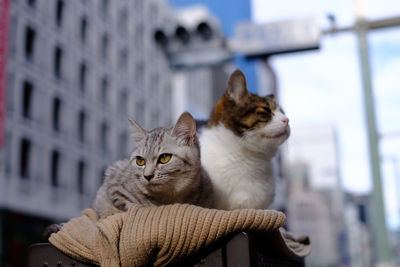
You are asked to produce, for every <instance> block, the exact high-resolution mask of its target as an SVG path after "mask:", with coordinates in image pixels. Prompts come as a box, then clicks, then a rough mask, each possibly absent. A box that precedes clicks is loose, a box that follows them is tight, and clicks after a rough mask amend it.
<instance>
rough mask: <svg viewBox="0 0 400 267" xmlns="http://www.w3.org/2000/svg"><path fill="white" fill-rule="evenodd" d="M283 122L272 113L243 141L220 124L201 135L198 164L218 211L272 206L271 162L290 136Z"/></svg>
mask: <svg viewBox="0 0 400 267" xmlns="http://www.w3.org/2000/svg"><path fill="white" fill-rule="evenodd" d="M285 118H286V116H285V115H283V114H282V113H281V112H280V111H275V115H274V116H273V118H272V120H271V121H270V122H269V123H268V124H267V125H266V126H265V127H263V128H260V129H255V130H252V131H248V132H246V134H244V135H243V137H238V136H236V135H235V134H233V133H232V131H230V130H228V129H227V128H226V127H225V126H223V125H221V124H220V125H218V126H216V127H212V128H205V129H204V130H203V131H202V133H201V134H200V145H201V164H202V166H203V168H204V169H205V170H206V172H207V174H208V175H209V177H210V179H211V181H212V183H213V186H214V190H215V197H216V201H217V203H216V207H217V208H218V209H226V210H232V209H239V208H254V209H265V208H267V207H268V205H269V204H271V202H272V200H273V197H274V192H275V182H274V177H273V172H272V165H271V162H270V160H271V159H272V157H273V156H275V154H276V151H277V149H278V147H279V145H280V144H281V143H283V142H284V141H285V140H286V139H287V137H288V136H289V133H290V128H289V126H288V125H287V123H285V122H284V121H283V120H284V119H285ZM286 119H287V118H286ZM281 133H285V134H283V135H282V136H279V137H275V136H277V135H279V134H281ZM274 137H275V138H274Z"/></svg>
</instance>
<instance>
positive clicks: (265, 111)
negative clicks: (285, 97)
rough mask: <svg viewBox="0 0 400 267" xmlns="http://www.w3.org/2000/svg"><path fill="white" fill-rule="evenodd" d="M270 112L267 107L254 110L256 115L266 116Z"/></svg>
mask: <svg viewBox="0 0 400 267" xmlns="http://www.w3.org/2000/svg"><path fill="white" fill-rule="evenodd" d="M270 112H271V110H270V109H269V108H268V107H259V108H257V109H256V114H258V115H262V116H266V115H267V114H268V113H270Z"/></svg>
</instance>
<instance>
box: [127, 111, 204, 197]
mask: <svg viewBox="0 0 400 267" xmlns="http://www.w3.org/2000/svg"><path fill="white" fill-rule="evenodd" d="M131 123H132V127H133V132H134V138H135V140H136V149H135V150H134V151H133V153H132V155H131V161H130V162H131V164H132V166H133V167H134V168H133V169H134V175H135V177H134V179H135V182H136V184H137V185H138V186H139V187H141V189H142V190H143V191H144V192H147V193H149V194H151V193H152V192H155V193H156V192H168V193H171V194H179V193H180V192H182V191H185V190H186V189H187V188H188V187H190V186H192V185H193V183H194V179H197V173H198V171H199V168H200V148H199V144H198V140H197V136H196V125H195V121H194V119H193V117H192V116H191V115H190V114H189V113H183V114H182V115H181V117H180V118H179V120H178V122H177V123H176V125H175V126H174V127H173V128H172V127H171V128H156V129H153V130H150V131H146V130H144V129H143V128H141V127H140V126H139V125H137V124H136V123H134V122H131Z"/></svg>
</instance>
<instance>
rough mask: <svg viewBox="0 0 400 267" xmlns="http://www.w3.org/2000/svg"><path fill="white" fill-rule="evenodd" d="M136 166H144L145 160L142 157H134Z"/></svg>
mask: <svg viewBox="0 0 400 267" xmlns="http://www.w3.org/2000/svg"><path fill="white" fill-rule="evenodd" d="M136 164H137V165H138V166H143V165H144V164H146V160H145V159H144V158H142V157H136Z"/></svg>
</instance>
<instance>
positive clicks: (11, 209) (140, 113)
mask: <svg viewBox="0 0 400 267" xmlns="http://www.w3.org/2000/svg"><path fill="white" fill-rule="evenodd" d="M0 3H1V5H2V7H6V5H5V3H10V6H9V7H8V8H7V9H6V14H8V16H9V19H7V20H8V21H5V20H6V18H7V17H6V16H2V17H1V18H0V20H3V21H2V23H4V22H8V25H9V34H8V36H6V38H5V39H4V40H5V42H7V43H8V55H7V57H6V59H7V65H5V64H6V63H5V61H1V62H0V64H2V66H1V67H2V68H3V69H5V70H6V73H5V74H6V79H7V84H6V87H5V86H1V87H0V89H1V90H3V91H2V94H0V97H1V96H4V95H7V97H6V101H5V102H6V110H5V111H6V116H5V137H6V138H5V143H4V145H3V147H1V148H0V159H1V161H0V265H7V264H11V265H13V266H18V265H23V262H24V258H25V257H24V255H21V253H23V251H21V249H24V248H25V247H24V246H26V243H29V242H33V241H39V240H34V239H35V238H37V234H40V232H41V231H42V230H43V225H45V224H47V223H49V222H50V221H53V220H65V219H67V218H69V217H72V216H76V215H79V213H80V211H81V210H82V209H83V208H85V207H89V206H90V204H91V201H92V198H93V196H94V194H95V192H96V190H97V188H98V187H99V185H100V184H101V183H102V179H103V173H104V170H105V168H106V167H107V166H108V165H109V164H110V163H111V162H112V161H115V160H117V159H120V158H123V157H125V156H126V155H127V154H128V153H129V152H130V151H129V150H130V149H131V148H132V143H131V138H130V129H129V123H128V120H127V119H128V116H129V117H131V118H133V119H135V120H136V121H138V122H139V123H140V124H141V125H143V126H144V127H154V126H159V125H170V124H171V123H172V107H171V102H172V89H171V82H170V80H171V69H170V66H169V63H168V61H167V59H166V58H165V56H164V54H163V53H162V51H161V49H160V48H159V47H158V46H157V45H156V44H155V43H154V40H153V32H154V29H155V28H156V27H157V26H159V25H173V24H174V16H173V12H172V10H171V9H170V8H169V6H168V5H167V3H166V2H165V1H163V0H146V1H142V0H135V1H123V0H120V1H111V0H101V1H97V0H81V1H65V0H54V1H53V0H13V1H6V0H0ZM2 25H3V24H2ZM3 32H4V31H3ZM1 40H3V39H1ZM3 52H4V51H2V53H3ZM1 81H4V79H3V78H2V80H1ZM5 90H6V91H5ZM2 100H3V101H4V99H2ZM0 103H1V102H0ZM1 108H3V107H2V106H1V105H0V109H1ZM2 111H4V110H2ZM0 119H2V117H1V116H0ZM0 129H1V127H0ZM28 222H29V223H28Z"/></svg>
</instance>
